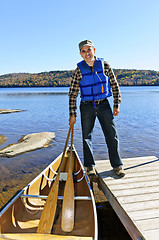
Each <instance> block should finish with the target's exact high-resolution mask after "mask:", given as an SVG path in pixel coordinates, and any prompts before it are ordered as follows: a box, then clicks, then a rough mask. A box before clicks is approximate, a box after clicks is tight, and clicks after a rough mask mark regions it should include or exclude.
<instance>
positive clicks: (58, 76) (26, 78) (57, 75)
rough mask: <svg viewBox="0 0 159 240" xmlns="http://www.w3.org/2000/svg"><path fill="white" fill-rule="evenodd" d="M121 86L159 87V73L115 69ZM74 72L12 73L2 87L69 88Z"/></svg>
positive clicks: (1, 82)
mask: <svg viewBox="0 0 159 240" xmlns="http://www.w3.org/2000/svg"><path fill="white" fill-rule="evenodd" d="M113 70H114V73H115V75H116V77H117V80H118V82H119V85H120V86H159V72H157V71H152V70H135V69H131V70H130V69H113ZM72 74H73V71H72V70H69V71H67V70H66V71H50V72H41V73H34V74H31V73H12V74H5V75H1V76H0V87H68V86H70V82H71V77H72Z"/></svg>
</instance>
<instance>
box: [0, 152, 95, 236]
mask: <svg viewBox="0 0 159 240" xmlns="http://www.w3.org/2000/svg"><path fill="white" fill-rule="evenodd" d="M69 154H70V148H67V150H66V152H65V155H64V158H63V164H62V168H61V171H60V176H59V191H58V197H57V207H56V215H55V218H54V222H53V226H52V229H51V233H49V234H39V233H37V229H38V226H39V222H40V217H41V215H42V211H43V209H44V205H45V203H46V201H47V197H48V194H49V192H50V189H51V187H52V185H53V184H54V181H55V178H56V177H57V171H58V169H59V165H60V162H61V158H62V153H61V154H60V155H59V156H58V157H57V158H56V159H55V160H54V161H53V162H52V163H51V164H50V165H49V166H48V167H47V168H45V169H44V170H43V171H42V172H41V173H40V174H39V175H38V176H37V177H36V178H35V179H34V180H33V181H32V182H30V183H29V184H28V185H27V186H26V187H25V188H24V189H23V190H21V191H20V192H19V193H18V194H17V195H16V196H15V197H13V198H12V199H11V200H10V201H9V202H8V204H7V205H6V206H5V207H4V208H3V209H2V211H1V212H0V239H23V240H25V239H27V240H28V239H32V240H33V239H40V240H42V239H45V240H51V239H56V240H58V239H71V240H74V239H76V240H84V239H87V240H97V232H98V230H97V213H96V206H95V200H94V196H93V192H92V190H91V187H90V184H89V181H88V178H87V175H86V173H85V170H84V167H83V165H82V163H81V161H80V158H79V156H78V154H77V152H76V150H75V148H73V152H72V159H73V185H74V207H75V210H74V227H73V230H72V231H71V232H64V231H63V230H62V228H61V218H62V204H63V196H64V189H65V185H66V184H65V183H66V180H67V176H68V169H69V161H68V159H69ZM50 211H51V209H50Z"/></svg>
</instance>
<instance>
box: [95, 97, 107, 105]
mask: <svg viewBox="0 0 159 240" xmlns="http://www.w3.org/2000/svg"><path fill="white" fill-rule="evenodd" d="M104 101H106V98H104V99H99V100H94V102H95V104H99V103H101V102H104Z"/></svg>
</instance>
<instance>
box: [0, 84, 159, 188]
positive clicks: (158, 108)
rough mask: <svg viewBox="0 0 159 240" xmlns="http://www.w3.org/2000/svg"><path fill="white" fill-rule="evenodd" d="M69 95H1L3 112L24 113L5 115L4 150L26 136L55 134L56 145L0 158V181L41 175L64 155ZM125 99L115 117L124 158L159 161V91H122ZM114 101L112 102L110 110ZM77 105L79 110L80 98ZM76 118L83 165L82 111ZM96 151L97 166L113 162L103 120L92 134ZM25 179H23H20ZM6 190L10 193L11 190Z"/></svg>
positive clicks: (58, 91) (0, 120)
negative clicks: (14, 110)
mask: <svg viewBox="0 0 159 240" xmlns="http://www.w3.org/2000/svg"><path fill="white" fill-rule="evenodd" d="M68 90H69V89H68V88H1V89H0V108H1V109H21V110H25V111H23V112H17V113H11V114H1V115H0V124H1V127H0V134H1V135H4V136H6V137H7V139H8V140H7V141H6V142H5V143H4V144H2V145H1V146H0V147H1V148H3V147H5V146H7V145H8V144H11V143H16V142H17V141H18V140H19V139H20V138H21V137H22V136H23V135H26V134H30V133H35V132H48V131H49V132H55V133H56V139H55V140H54V141H53V143H52V145H51V147H48V148H43V149H40V150H37V151H34V152H30V153H26V154H22V155H19V156H17V157H14V158H0V166H1V168H0V176H1V177H0V178H3V182H4V181H7V180H8V181H9V178H11V177H12V179H13V178H15V176H16V177H17V176H20V175H18V174H20V173H31V172H35V171H34V170H35V169H39V171H40V170H42V169H43V168H44V167H45V166H47V165H48V164H49V163H50V162H51V161H52V160H53V159H54V158H55V157H57V156H58V155H59V154H60V153H61V152H62V151H63V148H64V144H65V140H66V137H67V133H68V129H69V125H68V118H69V116H68V115H69V114H68ZM121 93H122V104H121V110H120V114H119V116H117V117H115V121H116V126H117V130H118V135H119V139H120V153H121V157H122V158H129V157H140V156H151V155H155V156H157V157H159V147H158V146H159V87H121ZM112 100H113V99H112V98H110V103H111V105H112ZM77 102H78V103H77V105H78V106H79V103H80V97H78V101H77ZM77 116H78V117H77V122H76V124H75V133H74V145H75V147H76V149H77V152H78V154H79V156H80V157H81V159H82V158H83V157H82V141H81V125H80V113H79V108H78V111H77ZM93 147H94V155H95V159H96V160H98V159H108V153H107V148H106V145H105V140H104V137H103V133H102V131H101V129H100V125H99V123H98V120H97V121H96V126H95V129H94V133H93ZM2 166H3V167H2ZM6 173H9V174H6ZM21 178H24V176H23V175H21ZM18 179H20V177H19V178H18ZM7 186H8V189H9V185H7ZM2 187H3V188H4V186H2ZM5 189H6V188H5ZM0 192H2V191H1V190H0Z"/></svg>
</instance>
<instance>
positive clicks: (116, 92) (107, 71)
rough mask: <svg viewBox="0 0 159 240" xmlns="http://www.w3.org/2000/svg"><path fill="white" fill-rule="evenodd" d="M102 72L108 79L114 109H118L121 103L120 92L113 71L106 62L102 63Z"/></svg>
mask: <svg viewBox="0 0 159 240" xmlns="http://www.w3.org/2000/svg"><path fill="white" fill-rule="evenodd" d="M104 72H105V75H107V76H108V77H109V81H110V86H111V88H112V93H113V98H114V108H118V107H119V106H120V103H121V92H120V88H119V84H118V82H117V79H116V77H115V74H114V71H113V70H112V68H111V67H110V65H109V63H108V62H104Z"/></svg>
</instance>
